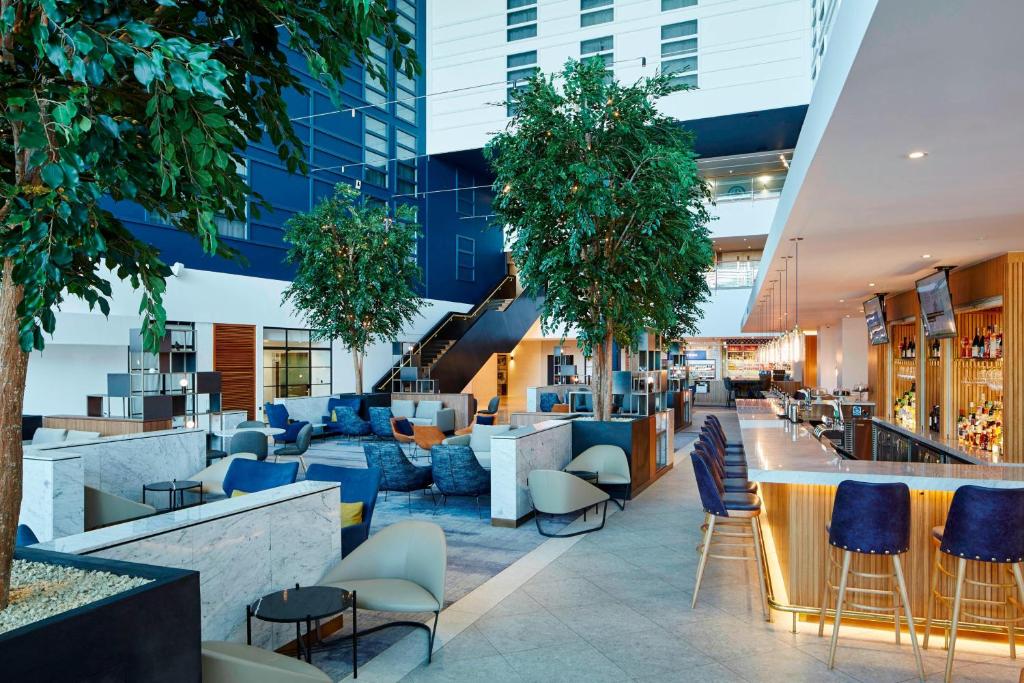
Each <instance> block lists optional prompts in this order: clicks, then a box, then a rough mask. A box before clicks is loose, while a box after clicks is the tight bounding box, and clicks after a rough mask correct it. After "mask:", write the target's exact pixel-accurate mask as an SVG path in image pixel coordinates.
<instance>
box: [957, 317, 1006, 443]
mask: <svg viewBox="0 0 1024 683" xmlns="http://www.w3.org/2000/svg"><path fill="white" fill-rule="evenodd" d="M999 303H1000V304H1001V301H1000V302H999ZM1002 325H1003V308H1002V305H998V306H992V307H991V308H987V309H982V310H977V311H969V312H963V313H958V314H957V316H956V329H957V336H958V338H957V340H956V346H955V349H956V351H957V353H956V355H955V357H954V359H953V406H952V407H953V412H952V415H951V418H952V420H951V422H952V425H953V427H952V433H951V434H950V435H949V436H950V437H956V422H957V420H958V419H959V418H960V416H967V415H969V414H970V412H971V411H972V408H973V407H977V406H984V405H986V404H987V403H988V402H990V401H991V402H992V403H993V404H994V405H995V406H996V407H997V408H998V410H999V412H1000V413H1002V408H1003V399H1004V392H1003V382H1004V379H1005V367H1004V362H1003V358H1001V357H1000V358H964V357H962V351H961V349H962V348H963V339H964V337H966V338H967V339H968V340H971V339H973V338H974V335H975V333H976V332H979V331H980V332H984V331H985V330H986V329H987V328H988V327H989V326H993V327H997V328H998V329H1002ZM993 446H995V447H996V448H997V449H998V450H1000V451H1001V450H1002V448H1003V443H1002V439H999V441H998V443H996V444H991V445H989V446H988V447H987V449H988V450H992V447H993Z"/></svg>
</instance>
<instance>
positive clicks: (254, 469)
mask: <svg viewBox="0 0 1024 683" xmlns="http://www.w3.org/2000/svg"><path fill="white" fill-rule="evenodd" d="M298 474H299V463H297V462H282V463H275V462H261V461H259V460H246V459H241V458H239V459H235V460H232V461H231V464H230V465H228V471H227V472H226V473H225V474H224V483H223V484H221V487H222V488H223V489H224V495H226V496H229V497H230V496H232V495H234V493H235V491H241V492H244V493H255V492H256V491H265V490H267V489H272V488H277V487H278V486H284V485H286V484H294V483H295V477H296V476H297V475H298Z"/></svg>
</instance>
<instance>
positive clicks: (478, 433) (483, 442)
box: [442, 424, 512, 470]
mask: <svg viewBox="0 0 1024 683" xmlns="http://www.w3.org/2000/svg"><path fill="white" fill-rule="evenodd" d="M511 430H512V425H485V424H476V425H474V426H473V431H472V432H470V433H469V434H463V435H460V436H450V437H448V438H447V439H445V440H444V441H443V442H442V444H443V445H445V446H469V448H470V449H471V450H472V451H473V455H475V456H476V459H477V461H478V462H479V463H480V466H481V467H483V468H484V469H485V470H489V469H491V437H492V436H494V435H495V434H503V433H505V432H508V431H511Z"/></svg>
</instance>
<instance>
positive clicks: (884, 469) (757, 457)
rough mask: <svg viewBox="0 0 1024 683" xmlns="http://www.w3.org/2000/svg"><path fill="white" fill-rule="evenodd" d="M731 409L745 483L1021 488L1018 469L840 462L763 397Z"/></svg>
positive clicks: (1022, 473) (1023, 474)
mask: <svg viewBox="0 0 1024 683" xmlns="http://www.w3.org/2000/svg"><path fill="white" fill-rule="evenodd" d="M736 403H737V413H738V416H739V422H740V432H741V434H742V439H743V446H744V449H745V451H746V456H747V469H748V477H749V479H750V480H751V481H759V482H765V483H778V484H821V485H825V486H836V485H838V484H839V482H841V481H843V480H844V479H856V480H858V481H871V482H893V481H900V482H904V483H905V484H907V486H909V487H910V488H911V489H915V490H919V491H955V490H956V489H958V488H959V487H960V486H963V485H964V484H977V485H980V486H992V487H996V488H1021V487H1024V467H1005V466H1001V465H968V464H964V465H942V464H937V463H917V462H876V461H874V460H846V459H845V458H843V457H842V456H841V455H839V453H837V452H836V451H835V449H834V448H832V447H831V446H829V445H827V444H825V443H822V442H821V441H819V440H818V439H817V438H815V436H814V433H813V432H812V428H811V427H810V425H806V424H793V423H792V422H790V421H789V420H783V419H779V418H778V417H776V411H775V407H774V405H773V404H772V402H771V401H769V400H767V399H739V400H737V401H736Z"/></svg>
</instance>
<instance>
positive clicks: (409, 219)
mask: <svg viewBox="0 0 1024 683" xmlns="http://www.w3.org/2000/svg"><path fill="white" fill-rule="evenodd" d="M285 227H286V229H287V230H286V232H285V236H284V239H285V241H286V242H288V243H289V244H290V245H291V247H289V249H288V260H289V261H290V262H291V263H294V264H295V265H296V266H297V272H296V273H295V278H294V280H293V281H292V284H291V285H290V286H289V287H288V289H287V290H285V293H284V301H290V302H291V303H292V305H294V306H295V308H296V309H298V310H299V311H300V312H301V313H302V314H303V315H304V316H305V318H306V320H307V322H308V323H309V326H310V328H312V329H313V330H316V332H315V334H316V335H317V336H318V337H319V338H321V339H335V338H336V339H340V340H341V342H342V343H343V344H344V345H345V347H346V348H348V349H349V350H350V351H354V352H358V353H362V352H363V351H364V350H365V349H366V347H367V345H369V344H371V343H373V342H375V341H384V340H391V339H395V338H397V337H398V336H399V334H400V333H401V331H402V329H403V328H404V327H405V325H406V324H408V323H409V322H411V321H412V320H413V319H414V318H415V316H416V314H417V311H418V310H419V308H420V304H421V301H420V298H419V297H418V296H417V295H416V292H415V290H414V289H413V285H414V284H415V283H416V282H418V281H419V279H420V269H419V266H417V265H416V262H415V260H414V258H413V255H414V254H415V253H416V240H417V239H418V237H419V235H420V229H419V226H418V225H416V223H415V215H414V212H413V210H412V209H411V208H410V207H408V206H399V207H398V209H397V211H396V212H395V216H394V217H391V216H389V215H388V213H387V209H386V208H385V206H384V205H377V204H368V203H366V202H365V201H363V200H361V199H360V196H359V193H358V192H357V191H356V190H355V189H353V188H352V187H351V186H349V185H345V184H338V185H337V186H336V187H335V192H334V196H332V197H328V198H326V199H324V200H323V201H321V202H320V203H319V204H317V205H316V206H315V207H314V208H313V210H312V211H311V212H310V213H307V214H299V215H297V216H294V217H293V218H291V219H289V220H288V222H287V223H286V224H285Z"/></svg>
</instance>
